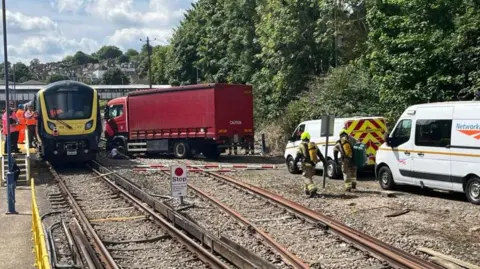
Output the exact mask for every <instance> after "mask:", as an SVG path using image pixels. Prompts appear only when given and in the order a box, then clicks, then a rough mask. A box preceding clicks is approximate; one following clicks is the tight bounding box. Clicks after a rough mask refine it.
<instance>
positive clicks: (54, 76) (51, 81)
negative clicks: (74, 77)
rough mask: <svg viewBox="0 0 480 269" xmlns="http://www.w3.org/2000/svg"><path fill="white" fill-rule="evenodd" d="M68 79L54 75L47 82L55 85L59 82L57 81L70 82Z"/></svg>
mask: <svg viewBox="0 0 480 269" xmlns="http://www.w3.org/2000/svg"><path fill="white" fill-rule="evenodd" d="M68 79H69V78H68V77H67V76H64V75H60V74H53V75H50V76H49V77H48V78H47V82H48V83H53V82H57V81H61V80H68Z"/></svg>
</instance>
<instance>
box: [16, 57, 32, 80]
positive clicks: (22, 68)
mask: <svg viewBox="0 0 480 269" xmlns="http://www.w3.org/2000/svg"><path fill="white" fill-rule="evenodd" d="M12 69H13V70H12V73H14V74H15V82H19V83H22V82H25V81H27V80H30V79H31V78H32V75H31V74H30V70H29V69H28V67H27V66H26V65H25V64H24V63H21V62H18V63H16V64H15V66H14V67H13V68H12ZM12 79H13V78H12Z"/></svg>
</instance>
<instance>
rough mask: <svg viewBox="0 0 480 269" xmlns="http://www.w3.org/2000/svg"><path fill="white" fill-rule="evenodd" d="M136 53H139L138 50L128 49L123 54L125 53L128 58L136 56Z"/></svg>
mask: <svg viewBox="0 0 480 269" xmlns="http://www.w3.org/2000/svg"><path fill="white" fill-rule="evenodd" d="M138 54H139V53H138V51H136V50H134V49H128V50H127V52H125V55H127V56H128V57H130V58H132V57H135V56H138Z"/></svg>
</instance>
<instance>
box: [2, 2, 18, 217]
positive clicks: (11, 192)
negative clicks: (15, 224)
mask: <svg viewBox="0 0 480 269" xmlns="http://www.w3.org/2000/svg"><path fill="white" fill-rule="evenodd" d="M6 18H7V16H6V13H5V0H2V20H3V57H4V61H3V63H4V69H3V70H5V113H6V116H7V126H3V128H7V141H6V143H5V147H7V154H8V172H7V186H8V187H7V200H8V211H7V214H18V213H17V211H16V210H15V177H14V174H13V172H12V169H13V166H12V147H11V134H10V120H9V117H10V113H12V112H11V111H10V98H9V86H8V54H7V19H6Z"/></svg>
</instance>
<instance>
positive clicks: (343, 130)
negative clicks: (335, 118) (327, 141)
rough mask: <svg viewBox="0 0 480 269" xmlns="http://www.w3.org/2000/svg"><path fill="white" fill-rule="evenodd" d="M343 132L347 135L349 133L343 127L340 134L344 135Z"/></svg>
mask: <svg viewBox="0 0 480 269" xmlns="http://www.w3.org/2000/svg"><path fill="white" fill-rule="evenodd" d="M343 134H346V135H348V133H347V130H346V129H342V130H340V136H342V135H343Z"/></svg>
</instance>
